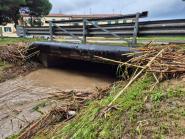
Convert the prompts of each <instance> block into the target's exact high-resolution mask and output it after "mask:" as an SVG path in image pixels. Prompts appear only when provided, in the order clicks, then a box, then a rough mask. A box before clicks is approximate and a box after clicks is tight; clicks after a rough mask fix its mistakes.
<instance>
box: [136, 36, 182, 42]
mask: <svg viewBox="0 0 185 139" xmlns="http://www.w3.org/2000/svg"><path fill="white" fill-rule="evenodd" d="M138 40H154V41H155V40H158V41H185V37H182V36H175V37H174V36H172V37H139V38H138Z"/></svg>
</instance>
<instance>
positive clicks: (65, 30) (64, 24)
mask: <svg viewBox="0 0 185 139" xmlns="http://www.w3.org/2000/svg"><path fill="white" fill-rule="evenodd" d="M146 16H147V12H143V13H137V14H132V15H125V16H118V17H108V18H96V19H83V20H82V19H81V20H65V21H53V22H51V21H50V22H48V23H49V26H46V27H19V28H18V29H17V31H18V32H19V34H18V35H19V36H25V35H48V36H50V38H51V39H52V38H53V36H72V37H73V38H75V39H79V40H80V41H81V42H82V43H86V42H87V37H116V38H119V39H121V40H124V41H126V42H127V43H128V44H129V46H135V45H136V43H137V37H150V36H185V19H175V20H158V21H139V19H140V18H142V17H146ZM118 19H131V20H130V21H131V22H124V23H114V24H110V23H106V24H97V23H95V21H101V22H105V21H117V20H118ZM76 23H78V25H76Z"/></svg>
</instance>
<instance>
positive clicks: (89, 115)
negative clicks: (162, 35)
mask: <svg viewBox="0 0 185 139" xmlns="http://www.w3.org/2000/svg"><path fill="white" fill-rule="evenodd" d="M153 83H154V81H153V79H152V77H150V76H145V77H142V78H140V79H138V80H137V81H136V82H135V83H134V84H133V85H131V86H130V87H129V88H128V89H127V90H126V91H125V93H124V94H122V96H121V97H120V98H119V99H117V100H116V101H115V103H114V105H113V107H112V109H111V110H110V111H109V112H108V113H106V115H104V116H100V115H99V114H100V112H101V111H102V108H104V107H106V106H107V105H108V104H109V103H110V101H111V100H112V99H113V97H114V96H115V95H116V94H117V93H118V92H119V91H120V90H121V89H122V88H123V86H124V85H125V83H124V82H120V83H118V84H115V85H114V86H113V87H112V90H111V91H110V95H109V96H108V97H106V98H104V99H102V100H96V101H93V102H89V103H87V104H86V108H85V109H82V110H81V111H80V112H79V114H78V115H77V116H76V117H75V118H74V119H72V120H71V121H68V122H65V123H59V124H58V125H57V126H55V128H53V127H52V130H51V129H46V130H45V132H40V133H38V134H37V135H36V136H35V139H42V138H43V139H44V138H53V139H60V138H66V139H67V138H75V139H82V138H86V139H93V138H106V139H108V138H110V139H111V138H166V137H173V138H174V137H177V138H178V137H184V134H185V124H184V121H185V103H184V100H185V89H184V88H183V84H180V85H181V86H180V85H179V86H177V87H174V86H173V85H170V86H169V85H164V83H162V84H161V85H159V86H158V87H156V88H155V89H154V90H152V91H151V88H152V87H153Z"/></svg>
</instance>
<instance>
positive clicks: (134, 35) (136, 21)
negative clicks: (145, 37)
mask: <svg viewBox="0 0 185 139" xmlns="http://www.w3.org/2000/svg"><path fill="white" fill-rule="evenodd" d="M139 15H140V13H136V18H135V25H134V32H133V39H132V46H133V47H135V46H136V44H137V35H138V30H139Z"/></svg>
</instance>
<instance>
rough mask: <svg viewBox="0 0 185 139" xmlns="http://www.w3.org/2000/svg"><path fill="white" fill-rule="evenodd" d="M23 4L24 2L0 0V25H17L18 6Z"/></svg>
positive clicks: (23, 0) (21, 0)
mask: <svg viewBox="0 0 185 139" xmlns="http://www.w3.org/2000/svg"><path fill="white" fill-rule="evenodd" d="M24 4H25V0H16V1H15V0H0V24H6V23H7V22H11V21H13V22H15V24H17V22H18V19H19V17H20V14H19V9H20V6H21V5H24Z"/></svg>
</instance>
